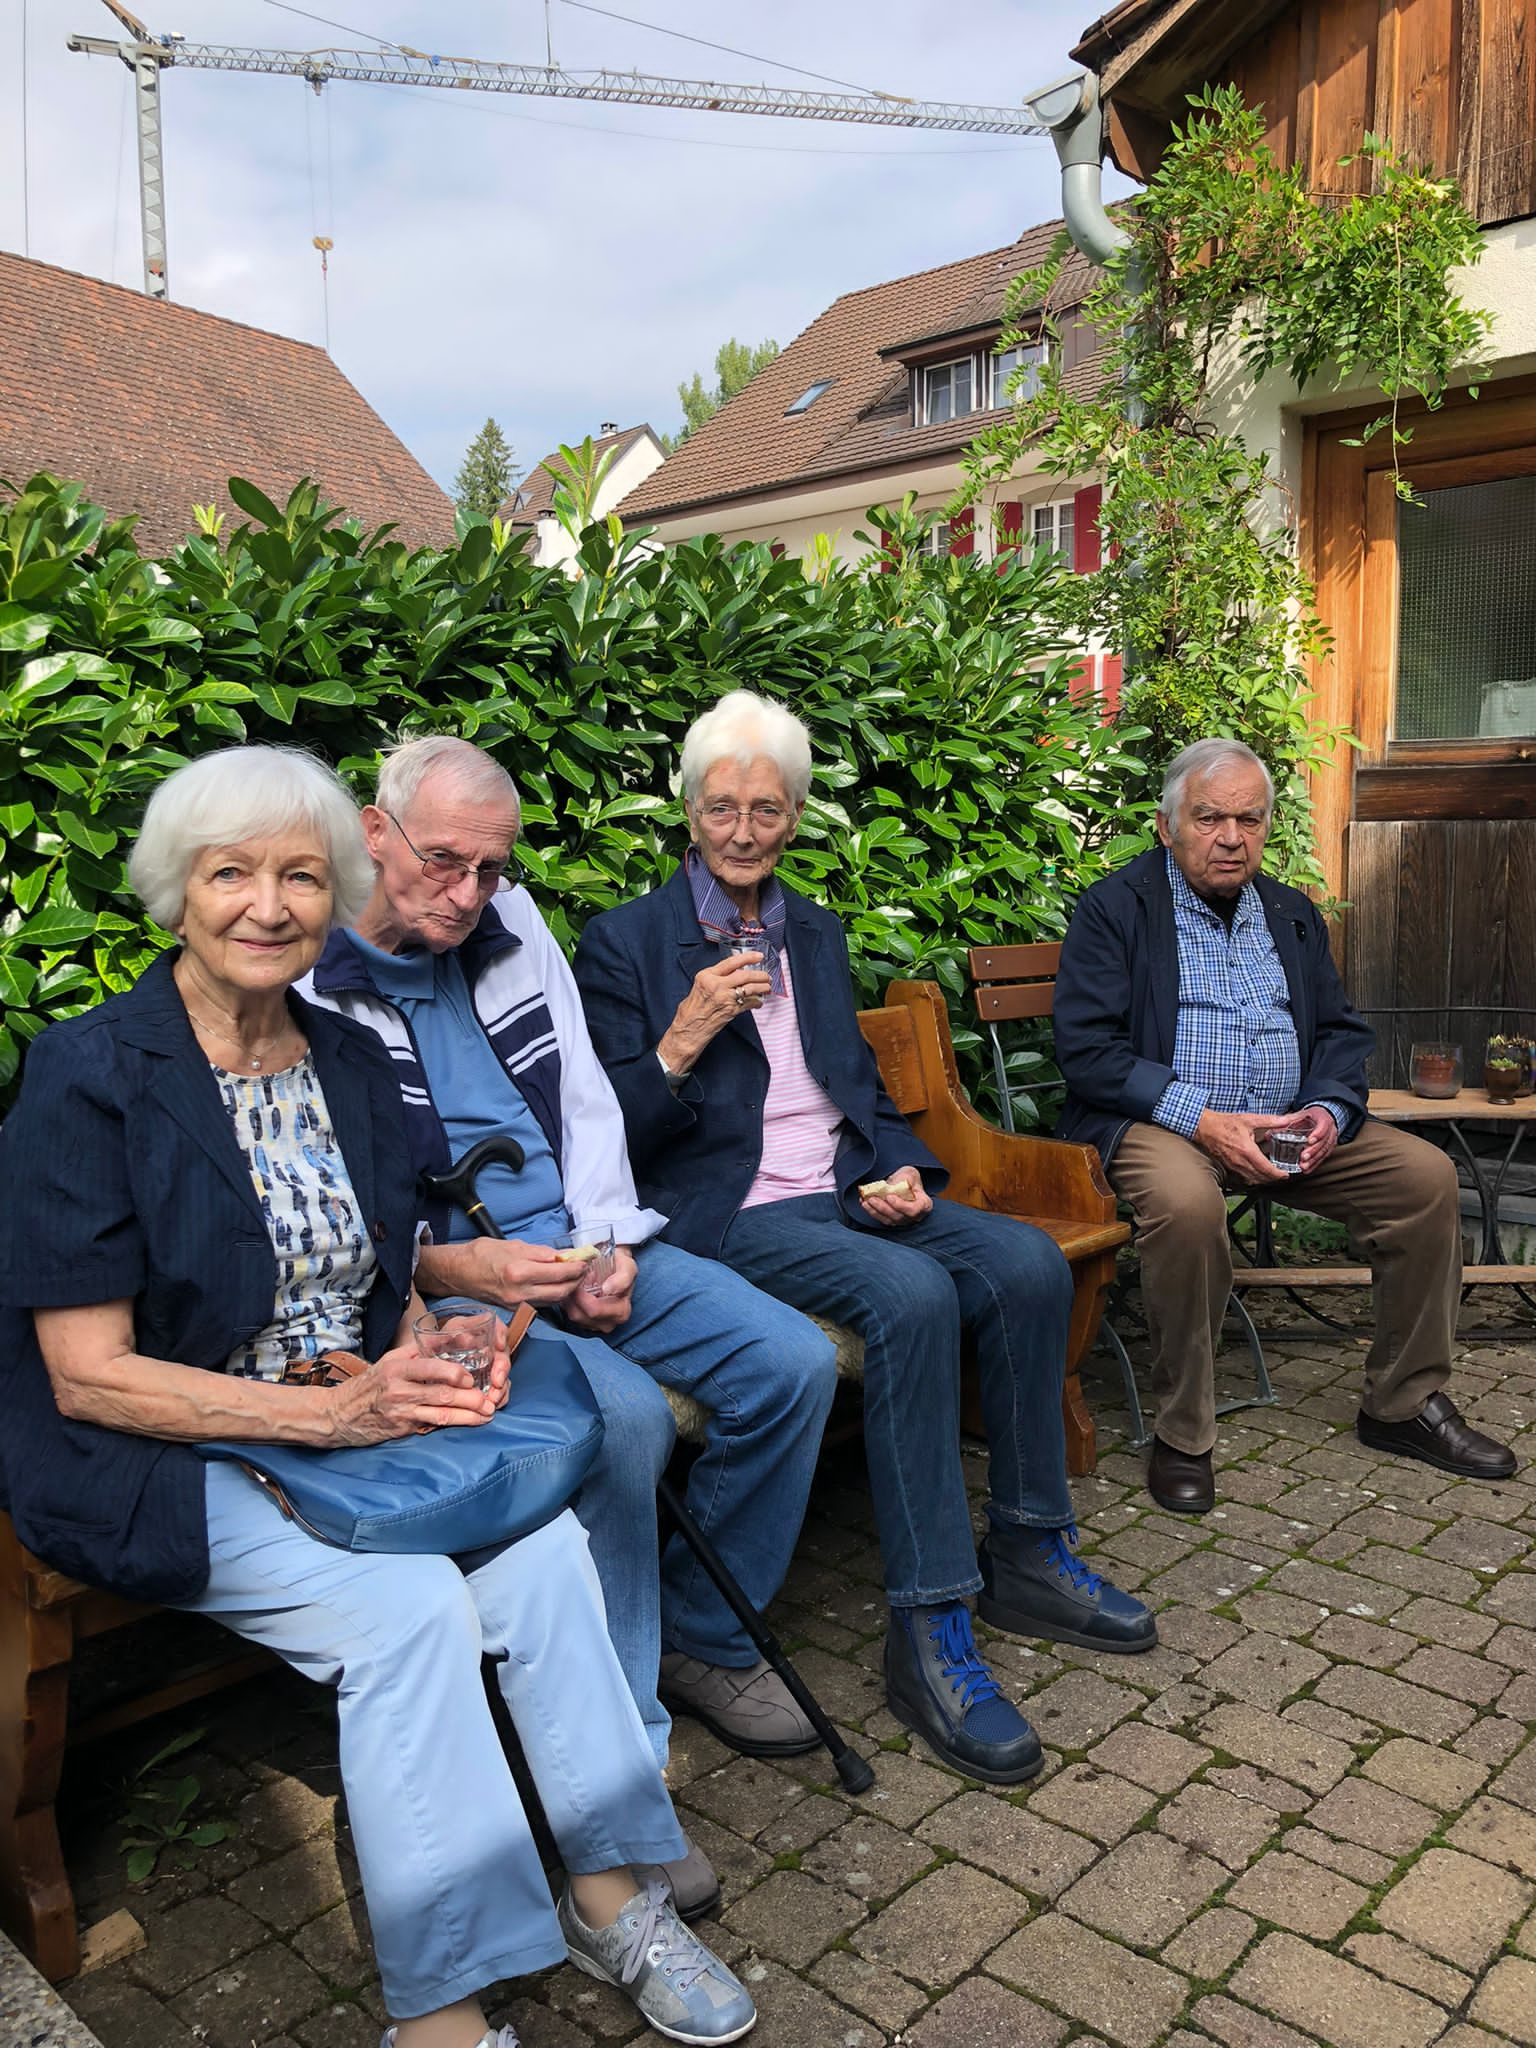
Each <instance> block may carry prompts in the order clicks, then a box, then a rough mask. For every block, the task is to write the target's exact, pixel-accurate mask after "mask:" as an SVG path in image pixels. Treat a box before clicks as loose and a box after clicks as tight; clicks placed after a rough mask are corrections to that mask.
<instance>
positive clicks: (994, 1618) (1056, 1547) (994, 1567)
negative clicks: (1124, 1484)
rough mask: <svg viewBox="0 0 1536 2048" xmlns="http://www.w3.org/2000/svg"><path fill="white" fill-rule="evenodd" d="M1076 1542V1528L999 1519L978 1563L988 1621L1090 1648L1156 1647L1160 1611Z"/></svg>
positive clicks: (980, 1604) (1127, 1650)
mask: <svg viewBox="0 0 1536 2048" xmlns="http://www.w3.org/2000/svg"><path fill="white" fill-rule="evenodd" d="M1076 1541H1077V1531H1076V1529H1072V1528H1067V1529H1026V1528H1024V1527H1022V1526H1021V1525H1020V1524H1018V1523H1016V1522H1012V1523H1007V1524H1002V1525H999V1524H996V1523H994V1524H993V1526H992V1527H991V1528H990V1529H989V1530H988V1531H987V1533H986V1535H985V1536H983V1538H982V1539H981V1549H980V1551H979V1552H978V1553H977V1560H976V1561H977V1563H978V1564H979V1565H980V1567H981V1577H982V1589H981V1596H980V1598H979V1599H978V1601H977V1603H976V1605H977V1611H978V1612H979V1613H980V1615H981V1618H982V1620H983V1621H984V1622H985V1623H986V1624H987V1626H988V1627H989V1628H1000V1629H1005V1630H1006V1631H1007V1632H1008V1634H1009V1635H1013V1636H1044V1637H1046V1638H1047V1640H1049V1641H1050V1642H1053V1643H1076V1644H1078V1645H1079V1646H1080V1647H1081V1648H1082V1649H1085V1650H1114V1651H1118V1652H1121V1653H1123V1654H1126V1655H1131V1654H1134V1653H1135V1652H1136V1651H1138V1650H1150V1649H1151V1648H1152V1647H1153V1645H1154V1644H1155V1643H1156V1641H1157V1623H1156V1621H1155V1620H1154V1619H1153V1617H1152V1610H1151V1609H1150V1608H1149V1607H1145V1606H1143V1604H1142V1603H1141V1601H1140V1600H1133V1599H1132V1598H1131V1596H1130V1594H1129V1593H1122V1592H1121V1591H1120V1589H1119V1588H1118V1587H1117V1586H1112V1585H1111V1584H1110V1583H1109V1581H1108V1579H1101V1578H1100V1577H1099V1574H1098V1573H1097V1572H1096V1571H1092V1570H1090V1569H1089V1567H1088V1566H1087V1565H1086V1564H1084V1562H1083V1560H1082V1559H1081V1558H1080V1557H1079V1556H1078V1555H1077V1553H1076V1551H1075V1550H1073V1548H1072V1545H1073V1544H1074V1543H1076Z"/></svg>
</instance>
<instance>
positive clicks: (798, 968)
mask: <svg viewBox="0 0 1536 2048" xmlns="http://www.w3.org/2000/svg"><path fill="white" fill-rule="evenodd" d="M784 902H785V910H786V918H785V928H784V938H785V944H786V946H787V948H788V951H789V966H790V973H791V974H792V975H793V977H794V984H795V1012H796V1016H797V1017H798V1019H799V1024H800V1043H801V1045H802V1046H803V1047H804V1049H805V1063H806V1065H807V1066H808V1067H809V1068H810V1070H811V1072H812V1074H813V1075H814V1076H815V1077H816V1079H817V1080H818V1081H819V1082H820V1083H821V1085H822V1087H823V1088H825V1089H826V1091H827V1093H828V1094H829V1095H830V1096H831V1098H832V1100H833V1101H834V1102H835V1103H836V1104H837V1106H838V1108H839V1109H840V1110H841V1111H842V1113H843V1117H844V1128H843V1137H842V1140H841V1144H840V1146H839V1149H838V1154H837V1166H836V1173H837V1192H838V1195H839V1197H840V1198H841V1200H842V1203H843V1206H844V1209H845V1210H846V1211H847V1214H848V1217H849V1220H850V1221H851V1222H855V1223H858V1222H864V1221H867V1220H868V1219H867V1218H866V1217H865V1216H864V1212H863V1210H862V1209H861V1208H860V1206H859V1201H858V1194H857V1188H858V1183H859V1182H861V1181H867V1180H887V1179H889V1177H890V1176H891V1175H892V1174H893V1173H894V1172H895V1171H896V1169H897V1167H899V1166H916V1167H919V1168H921V1170H922V1175H923V1182H924V1185H925V1186H926V1187H927V1188H928V1189H929V1191H930V1192H931V1193H933V1194H937V1193H939V1192H940V1191H941V1190H942V1189H943V1188H944V1187H945V1185H946V1184H947V1182H948V1180H949V1175H948V1173H947V1172H946V1171H945V1169H944V1168H943V1167H942V1166H940V1165H939V1162H938V1161H937V1160H936V1159H935V1158H934V1156H933V1154H932V1153H931V1152H930V1151H929V1150H928V1148H927V1146H926V1145H923V1144H920V1143H919V1141H918V1140H917V1139H916V1138H915V1137H914V1136H913V1134H912V1131H911V1130H910V1128H909V1127H908V1124H907V1121H906V1119H905V1117H903V1115H902V1114H901V1111H900V1110H899V1109H898V1108H897V1107H896V1105H895V1103H894V1102H892V1100H891V1098H890V1097H889V1095H887V1094H886V1092H885V1090H884V1088H883V1087H882V1086H881V1085H880V1070H879V1068H878V1067H877V1066H876V1064H875V1056H874V1054H873V1053H872V1052H871V1051H870V1049H869V1047H868V1046H867V1045H866V1044H865V1042H864V1037H863V1034H862V1033H861V1032H860V1030H859V1025H858V1013H857V1011H856V1010H855V1008H854V1001H853V979H852V976H851V974H850V972H849V967H848V945H847V941H846V940H845V939H844V937H843V928H842V926H841V925H840V924H839V923H838V921H837V919H836V918H835V917H834V916H833V915H832V913H831V911H829V910H823V909H822V908H821V907H820V906H819V905H818V904H815V903H811V902H809V901H808V900H807V899H806V898H805V897H804V896H799V895H797V894H796V893H795V891H794V890H793V889H786V890H785V891H784ZM719 959H720V948H719V946H718V945H716V944H715V943H714V942H713V941H711V940H709V939H706V938H705V936H704V934H703V932H702V931H701V930H700V929H699V920H698V914H697V912H696V911H695V909H694V903H693V891H692V889H691V888H690V887H689V883H688V877H687V875H686V874H685V873H684V871H683V869H682V868H679V869H678V870H677V871H676V873H675V874H673V875H672V876H671V878H670V879H669V880H668V881H666V882H664V883H663V884H662V886H661V887H660V888H659V889H655V890H653V891H652V892H651V893H650V894H649V895H648V896H641V897H638V898H636V900H635V901H634V902H633V903H623V904H620V906H619V907H618V909H616V910H605V911H603V912H602V913H601V914H600V915H599V916H597V917H594V918H593V919H592V920H591V921H590V922H589V923H588V925H587V928H586V930H585V931H584V932H583V933H582V935H581V943H580V944H579V945H578V946H577V948H576V957H575V959H574V960H573V962H572V966H573V968H574V971H575V975H576V981H577V985H578V987H579V988H580V990H581V1000H582V1005H583V1007H584V1008H585V1010H586V1013H587V1026H588V1029H589V1030H590V1031H591V1033H592V1042H593V1044H594V1045H595V1046H596V1048H597V1056H598V1058H599V1059H600V1060H601V1061H602V1063H603V1065H604V1066H605V1067H606V1068H607V1069H608V1078H609V1080H610V1081H612V1083H613V1085H614V1088H615V1090H616V1091H617V1094H618V1098H619V1102H620V1104H621V1105H622V1107H623V1111H624V1128H625V1131H626V1133H627V1134H628V1138H629V1156H630V1161H631V1163H632V1165H633V1167H634V1170H635V1180H636V1183H637V1184H638V1186H639V1190H640V1198H641V1200H642V1201H644V1202H649V1203H651V1204H653V1205H654V1206H655V1207H656V1208H658V1209H660V1210H662V1211H663V1212H664V1213H665V1214H666V1215H667V1217H668V1218H669V1219H670V1220H669V1222H668V1225H667V1229H666V1233H665V1235H666V1237H667V1238H668V1239H669V1241H670V1242H671V1243H673V1244H678V1245H681V1246H682V1247H683V1249H684V1250H685V1251H690V1252H698V1253H700V1254H702V1255H703V1256H704V1257H705V1258H718V1257H719V1255H720V1246H721V1242H722V1240H723V1238H724V1236H725V1233H726V1230H727V1229H728V1228H729V1226H730V1224H731V1222H732V1221H733V1220H734V1218H735V1216H736V1212H737V1211H738V1210H739V1209H740V1207H741V1205H742V1202H743V1200H744V1199H745V1197H746V1194H747V1191H748V1189H749V1188H750V1187H751V1185H752V1182H753V1180H754V1179H755V1178H756V1176H757V1169H758V1165H759V1162H760V1161H761V1159H762V1156H763V1097H764V1095H765V1094H766V1092H767V1088H768V1060H767V1056H766V1055H765V1054H764V1052H763V1046H762V1040H761V1039H760V1038H759V1037H758V1035H757V1027H756V1026H755V1025H754V1024H753V1022H752V1021H751V1018H750V1017H749V1016H741V1017H733V1018H732V1020H731V1021H730V1023H729V1024H727V1025H726V1027H725V1029H724V1030H723V1031H722V1032H721V1033H720V1034H719V1036H718V1037H717V1038H715V1039H713V1040H712V1041H711V1043H710V1044H709V1045H708V1046H706V1047H705V1049H704V1052H703V1054H702V1056H701V1057H700V1059H699V1062H698V1064H697V1066H695V1068H694V1069H693V1071H692V1073H691V1074H689V1075H688V1077H687V1079H686V1080H685V1081H684V1082H683V1084H682V1086H681V1087H680V1088H679V1089H678V1091H677V1093H676V1094H675V1095H674V1094H673V1093H672V1090H671V1088H670V1087H669V1086H668V1085H667V1077H666V1075H665V1074H663V1072H662V1071H661V1063H660V1062H659V1061H658V1059H657V1057H656V1046H657V1043H658V1042H659V1040H660V1039H661V1037H662V1035H663V1034H664V1033H665V1031H666V1029H667V1026H668V1025H669V1024H670V1023H671V1022H672V1019H673V1017H674V1016H675V1015H676V1012H677V1006H678V1004H679V1003H680V1002H681V1001H682V1000H683V998H684V996H686V995H687V993H688V991H689V989H691V988H692V986H693V978H694V976H695V975H696V974H697V973H698V972H699V970H700V969H701V968H704V967H712V966H714V965H716V963H717V962H718V961H719Z"/></svg>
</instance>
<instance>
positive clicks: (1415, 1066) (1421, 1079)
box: [1408, 1040, 1461, 1102]
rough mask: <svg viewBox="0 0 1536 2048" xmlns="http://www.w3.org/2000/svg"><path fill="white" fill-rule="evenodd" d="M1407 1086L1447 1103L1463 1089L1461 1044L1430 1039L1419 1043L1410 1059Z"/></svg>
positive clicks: (1420, 1093) (1430, 1098)
mask: <svg viewBox="0 0 1536 2048" xmlns="http://www.w3.org/2000/svg"><path fill="white" fill-rule="evenodd" d="M1408 1086H1409V1087H1410V1088H1411V1089H1412V1090H1413V1092H1414V1094H1415V1095H1422V1096H1424V1097H1426V1098H1427V1099H1428V1100H1429V1101H1431V1102H1448V1101H1449V1100H1450V1098H1451V1097H1452V1096H1453V1095H1458V1094H1459V1093H1460V1092H1461V1047H1460V1046H1459V1045H1448V1044H1445V1043H1443V1042H1438V1041H1433V1040H1432V1041H1430V1042H1428V1043H1426V1044H1423V1045H1416V1046H1415V1047H1414V1048H1413V1051H1412V1053H1411V1054H1410V1055H1409V1060H1408Z"/></svg>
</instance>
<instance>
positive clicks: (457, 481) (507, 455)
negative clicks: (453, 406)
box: [453, 419, 517, 519]
mask: <svg viewBox="0 0 1536 2048" xmlns="http://www.w3.org/2000/svg"><path fill="white" fill-rule="evenodd" d="M516 460H517V458H516V457H515V456H514V455H513V453H512V448H511V444H510V443H509V442H508V440H507V437H506V435H505V434H504V433H503V432H502V431H501V428H500V426H499V425H498V423H497V422H496V421H495V420H493V419H489V420H487V421H486V423H485V425H484V426H483V427H482V428H481V429H480V431H479V433H478V434H476V436H475V438H474V439H473V441H471V442H470V444H469V446H468V448H466V449H465V451H464V460H463V462H462V463H461V464H460V466H459V473H458V475H457V476H456V477H455V478H454V480H453V501H454V503H455V504H456V505H457V506H458V508H459V510H460V511H461V512H469V513H472V514H477V515H478V516H479V517H480V518H481V519H491V518H493V517H494V516H495V514H496V513H497V512H498V511H499V510H500V509H501V507H502V506H503V505H504V504H505V503H506V501H507V499H508V498H509V497H510V496H511V494H512V472H513V468H514V466H515V464H516Z"/></svg>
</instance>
